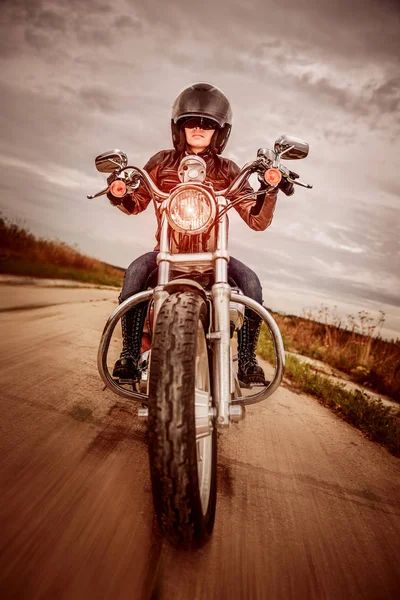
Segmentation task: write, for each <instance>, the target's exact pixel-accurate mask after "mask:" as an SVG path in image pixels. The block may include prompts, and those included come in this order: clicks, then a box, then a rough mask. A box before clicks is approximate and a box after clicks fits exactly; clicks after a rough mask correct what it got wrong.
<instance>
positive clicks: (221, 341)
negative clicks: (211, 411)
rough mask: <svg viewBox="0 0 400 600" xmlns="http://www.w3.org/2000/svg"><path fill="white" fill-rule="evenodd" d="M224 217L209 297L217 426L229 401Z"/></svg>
mask: <svg viewBox="0 0 400 600" xmlns="http://www.w3.org/2000/svg"><path fill="white" fill-rule="evenodd" d="M225 205H226V200H225V198H224V197H219V198H218V207H219V209H222V208H223V207H224V206H225ZM227 221H228V219H227V217H226V215H224V217H223V218H222V219H221V221H220V223H219V227H218V236H217V251H216V258H215V267H214V273H215V283H214V285H213V286H212V289H211V297H212V300H213V319H214V322H213V329H214V332H213V339H214V359H213V360H214V390H213V391H214V398H215V401H216V405H217V412H218V415H217V422H218V426H219V427H228V426H229V405H230V402H231V361H230V343H231V340H230V324H229V302H230V298H231V288H230V285H229V284H228V261H229V255H228V252H227V246H228V222H227Z"/></svg>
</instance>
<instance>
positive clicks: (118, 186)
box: [110, 179, 126, 198]
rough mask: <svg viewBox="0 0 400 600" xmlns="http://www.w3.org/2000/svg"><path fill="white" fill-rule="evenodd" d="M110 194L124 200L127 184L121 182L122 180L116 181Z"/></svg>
mask: <svg viewBox="0 0 400 600" xmlns="http://www.w3.org/2000/svg"><path fill="white" fill-rule="evenodd" d="M110 192H111V193H112V195H113V196H115V197H116V198H122V196H125V194H126V183H125V181H121V179H116V180H115V181H113V182H112V184H111V185H110Z"/></svg>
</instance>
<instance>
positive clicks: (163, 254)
mask: <svg viewBox="0 0 400 600" xmlns="http://www.w3.org/2000/svg"><path fill="white" fill-rule="evenodd" d="M224 193H226V191H225V192H220V193H219V194H218V195H215V196H216V203H217V216H216V223H215V227H216V229H217V231H216V249H215V251H213V252H202V253H195V254H191V253H187V254H173V253H172V252H171V226H170V224H169V222H168V219H167V216H166V206H167V200H166V195H164V201H163V203H162V205H161V210H160V212H161V232H160V251H159V253H158V255H157V264H158V282H157V286H156V287H155V288H154V290H147V291H144V292H139V293H138V294H135V295H133V296H131V297H130V298H128V299H127V300H125V301H124V302H122V303H121V304H120V305H119V306H118V307H117V308H116V309H115V310H114V311H113V313H112V314H111V315H110V317H109V319H108V321H107V323H106V325H105V327H104V331H103V334H102V337H101V340H100V345H99V350H98V356H97V364H98V369H99V373H100V376H101V378H102V380H103V382H104V383H105V385H106V387H108V388H109V389H110V390H112V391H113V392H115V393H116V394H118V395H119V396H122V397H124V398H127V399H135V400H141V401H142V402H144V403H146V402H147V401H148V396H147V395H146V394H143V393H141V392H137V391H134V390H128V389H125V388H124V387H122V385H120V384H118V383H117V382H116V381H115V380H114V379H113V378H112V376H111V374H110V372H109V370H108V367H107V354H108V349H109V345H110V341H111V338H112V334H113V332H114V329H115V326H116V324H117V323H118V321H119V320H120V319H121V317H122V316H123V315H124V314H125V313H126V312H128V311H129V310H131V309H132V308H134V307H135V306H137V305H138V304H140V303H141V302H144V301H149V300H151V299H153V300H154V323H156V320H157V317H158V313H159V311H160V308H161V306H162V304H163V303H164V301H165V299H166V298H167V297H168V296H169V294H170V292H169V291H168V287H169V285H168V284H170V283H171V282H172V280H171V272H172V271H173V270H175V271H176V270H179V266H185V267H186V268H187V267H194V268H197V269H198V268H199V267H202V268H203V269H212V270H213V273H214V284H213V285H212V287H211V292H209V291H206V290H204V289H203V288H202V287H201V286H199V284H198V283H197V282H195V281H191V280H190V279H185V280H184V281H183V280H181V281H182V284H183V283H184V287H185V289H186V290H187V289H191V291H194V292H196V293H202V294H203V295H204V296H205V298H206V299H207V300H208V301H209V302H210V303H211V306H212V310H211V311H210V312H211V318H210V324H209V325H210V326H209V332H208V334H207V339H208V343H209V344H210V345H212V346H213V370H214V377H213V389H212V394H213V397H214V400H215V406H216V407H217V408H216V410H217V412H216V421H215V422H216V424H217V426H218V427H227V426H229V423H230V421H238V420H240V419H241V418H242V417H243V413H242V406H244V405H250V404H255V403H258V402H260V401H262V400H265V399H267V398H268V397H270V396H271V395H272V394H273V393H274V392H275V391H276V389H277V388H278V387H279V385H280V383H281V381H282V378H283V373H284V369H285V352H284V346H283V341H282V336H281V334H280V331H279V329H278V326H277V324H276V323H275V321H274V319H273V317H272V316H271V314H270V313H269V312H268V311H267V310H266V309H265V308H264V307H263V306H261V305H260V304H258V302H256V301H255V300H252V299H251V298H249V297H247V296H244V295H242V294H237V293H234V292H232V290H231V286H230V285H229V283H228V263H229V253H228V217H227V214H226V208H227V206H228V202H227V199H226V197H225V195H223V194H224ZM224 209H225V211H224V212H222V211H223V210H224ZM220 215H221V216H220ZM173 283H174V285H173V287H174V290H175V291H176V289H179V288H178V281H176V280H174V281H173ZM231 301H233V302H237V303H240V304H243V305H244V306H245V307H246V308H248V309H250V310H253V311H254V312H255V313H256V314H258V316H259V317H261V319H262V321H263V322H264V323H265V324H266V325H267V327H268V329H269V331H270V333H271V337H272V341H273V344H274V350H275V357H276V364H275V373H274V377H273V379H272V381H271V382H270V383H269V384H268V385H267V386H265V387H264V388H262V389H261V390H260V391H258V392H257V393H254V394H251V395H249V396H246V397H243V396H240V397H235V395H234V390H233V389H232V388H233V386H232V381H233V377H234V373H233V368H234V367H233V360H232V355H231V339H230V317H229V305H230V302H231ZM150 363H151V360H150ZM150 377H151V364H150ZM146 411H147V409H142V411H141V412H143V413H144V414H143V415H141V416H142V417H143V418H145V416H146V415H145V413H146Z"/></svg>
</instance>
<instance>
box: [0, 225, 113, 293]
mask: <svg viewBox="0 0 400 600" xmlns="http://www.w3.org/2000/svg"><path fill="white" fill-rule="evenodd" d="M0 272H2V273H11V274H20V275H22V274H23V275H33V276H37V277H53V278H60V279H77V280H80V281H86V282H92V283H99V284H104V285H115V286H118V287H119V286H120V285H121V283H122V278H123V270H122V269H118V268H117V267H113V266H111V265H107V264H105V263H103V262H101V261H99V260H96V259H94V258H91V257H89V256H85V255H84V254H82V253H81V252H79V250H78V249H76V248H72V247H71V246H68V245H67V244H65V243H64V242H59V241H52V240H46V239H43V238H37V237H36V236H34V235H33V234H32V233H31V232H30V231H28V230H27V229H26V228H24V227H22V226H20V225H17V224H15V223H10V222H9V221H7V220H6V219H4V218H2V217H1V216H0Z"/></svg>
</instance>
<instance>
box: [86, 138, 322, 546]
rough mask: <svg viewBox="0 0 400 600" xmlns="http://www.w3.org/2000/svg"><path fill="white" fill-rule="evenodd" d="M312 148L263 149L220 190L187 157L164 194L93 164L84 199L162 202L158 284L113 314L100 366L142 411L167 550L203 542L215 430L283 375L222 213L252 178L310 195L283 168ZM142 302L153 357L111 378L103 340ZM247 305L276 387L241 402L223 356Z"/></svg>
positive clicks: (135, 177) (109, 162) (139, 173)
mask: <svg viewBox="0 0 400 600" xmlns="http://www.w3.org/2000/svg"><path fill="white" fill-rule="evenodd" d="M308 150H309V146H308V144H307V142H304V141H302V140H300V139H297V138H294V137H291V136H287V135H284V136H281V137H279V138H278V139H277V140H276V142H275V145H274V150H270V149H266V148H261V149H259V150H258V152H257V158H256V159H255V160H253V161H251V162H249V163H248V164H246V165H245V166H244V167H243V168H242V169H241V170H240V172H239V174H238V175H237V177H236V178H235V180H234V181H232V182H231V184H230V185H229V187H228V188H227V189H225V190H223V191H215V190H214V189H213V186H212V185H211V184H210V183H206V182H205V179H206V163H205V161H204V160H203V159H202V158H201V157H200V156H198V155H195V154H194V155H188V156H185V157H184V158H183V159H182V161H181V163H180V165H179V169H178V175H179V179H180V181H181V183H180V184H178V185H177V186H176V187H175V188H174V189H172V190H171V192H169V193H165V192H163V191H161V190H160V189H158V187H157V186H156V185H155V183H154V182H153V180H152V179H151V177H150V176H149V175H148V174H147V172H146V171H144V170H142V169H139V168H138V167H135V166H128V159H127V156H126V154H125V153H124V152H122V151H120V150H114V151H111V152H106V153H104V154H101V155H100V156H98V157H97V158H96V159H95V164H96V168H97V170H98V171H100V172H102V173H110V174H111V175H110V176H109V178H108V180H107V181H108V183H109V185H108V186H107V187H106V188H105V189H103V190H102V191H101V192H99V193H97V194H94V195H92V196H88V198H90V199H91V198H97V197H99V196H102V195H104V194H107V193H108V192H111V194H112V195H114V196H115V197H117V198H121V197H123V196H124V195H125V194H126V193H127V192H129V193H133V192H135V191H137V190H138V189H139V187H140V186H145V188H146V189H147V190H148V192H149V193H150V195H151V197H152V199H153V202H154V204H155V205H158V206H156V208H157V212H158V213H159V215H160V250H159V253H158V257H157V263H158V275H157V284H156V285H155V287H154V289H148V290H146V291H142V292H140V293H138V294H135V295H134V296H132V297H130V298H128V299H127V300H125V301H124V302H122V303H121V304H120V305H119V306H118V307H117V308H116V309H115V310H114V311H113V313H112V314H111V315H110V317H109V319H108V321H107V323H106V325H105V328H104V331H103V334H102V337H101V341H100V345H99V350H98V369H99V373H100V376H101V378H102V380H103V381H104V383H105V385H106V386H107V387H108V388H109V389H110V390H112V391H113V392H115V393H116V394H118V395H119V396H122V397H124V398H127V399H133V400H137V401H139V403H141V405H140V407H139V408H138V418H139V419H140V420H141V421H143V422H147V424H148V448H149V459H150V471H151V481H152V492H153V500H154V507H155V511H156V514H157V517H158V522H159V525H160V528H161V530H162V532H163V534H164V535H165V537H166V538H167V539H168V541H169V542H171V543H172V544H173V545H175V546H179V547H183V548H188V547H194V546H197V547H198V546H200V545H202V544H203V543H205V542H206V540H207V539H208V538H209V536H210V535H211V533H212V530H213V526H214V519H215V510H216V500H217V431H218V430H220V429H224V428H227V427H229V425H230V423H232V422H234V423H237V422H239V421H241V420H242V419H243V418H244V414H245V413H244V409H245V407H246V406H248V405H251V404H255V403H258V402H260V401H262V400H265V399H266V398H268V397H270V396H271V395H272V394H273V393H274V392H275V391H276V389H277V388H278V387H279V385H280V383H281V380H282V377H283V373H284V367H285V353H284V347H283V342H282V337H281V334H280V331H279V329H278V327H277V325H276V323H275V321H274V319H273V317H272V316H271V314H270V313H269V312H268V311H267V310H266V309H265V308H264V307H263V306H261V305H260V304H258V303H257V302H256V301H254V300H252V299H251V298H249V297H246V296H245V295H243V293H242V292H241V291H240V290H239V289H237V288H235V287H233V285H231V282H230V281H229V279H228V262H229V253H228V219H227V213H228V211H229V210H230V209H231V208H232V207H233V206H234V205H235V200H232V201H230V200H229V199H230V198H231V197H234V195H235V194H236V193H237V192H238V191H239V190H240V189H241V187H242V186H243V185H244V184H245V183H246V182H247V181H248V179H249V177H250V175H251V174H253V173H257V174H258V176H259V177H264V180H265V181H266V182H267V184H268V186H269V188H273V187H276V186H277V185H278V184H279V183H280V181H281V179H282V177H283V178H286V180H287V181H288V182H290V183H293V184H295V185H299V186H302V187H306V188H311V187H312V186H311V185H308V184H306V183H303V182H302V181H300V179H299V175H298V174H297V173H295V172H293V171H291V170H290V169H288V168H287V167H286V166H284V165H283V164H282V163H281V160H282V159H285V160H288V159H289V160H291V159H301V158H305V157H306V156H307V155H308ZM260 193H265V190H264V191H263V192H260ZM256 195H257V192H253V193H252V194H249V196H251V197H254V196H256ZM245 197H247V196H245ZM243 199H244V198H243V196H242V197H241V198H240V199H239V200H236V201H242V200H243ZM143 302H147V303H148V315H150V314H152V316H153V319H152V323H153V325H151V320H150V319H147V322H148V323H149V330H150V331H149V334H148V335H149V336H150V338H151V348H150V349H148V350H146V351H144V352H143V353H142V356H141V362H140V367H141V380H140V382H139V383H134V382H127V381H119V380H116V379H114V378H113V377H112V375H111V374H110V372H109V370H108V366H107V356H108V351H109V347H110V341H111V338H112V335H113V332H114V329H115V327H116V325H117V323H118V322H119V320H120V319H121V317H122V316H123V315H124V314H125V313H127V312H128V311H129V310H131V309H133V308H134V307H135V306H137V305H139V304H141V303H143ZM245 308H247V309H250V310H253V311H254V312H255V313H256V314H257V315H258V316H259V317H261V319H262V321H263V322H264V323H265V325H266V326H267V328H268V329H269V332H270V335H271V338H272V342H273V346H274V350H275V357H276V360H275V370H274V375H273V378H272V380H271V381H270V382H269V383H268V384H267V385H266V386H265V387H263V388H262V389H258V391H257V392H255V393H252V394H251V395H247V396H243V395H242V389H241V387H240V385H239V381H238V377H237V370H236V368H235V357H234V356H233V352H232V347H231V346H232V345H231V338H232V336H233V333H234V331H238V330H239V329H240V327H241V326H242V324H243V319H244V311H245Z"/></svg>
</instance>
